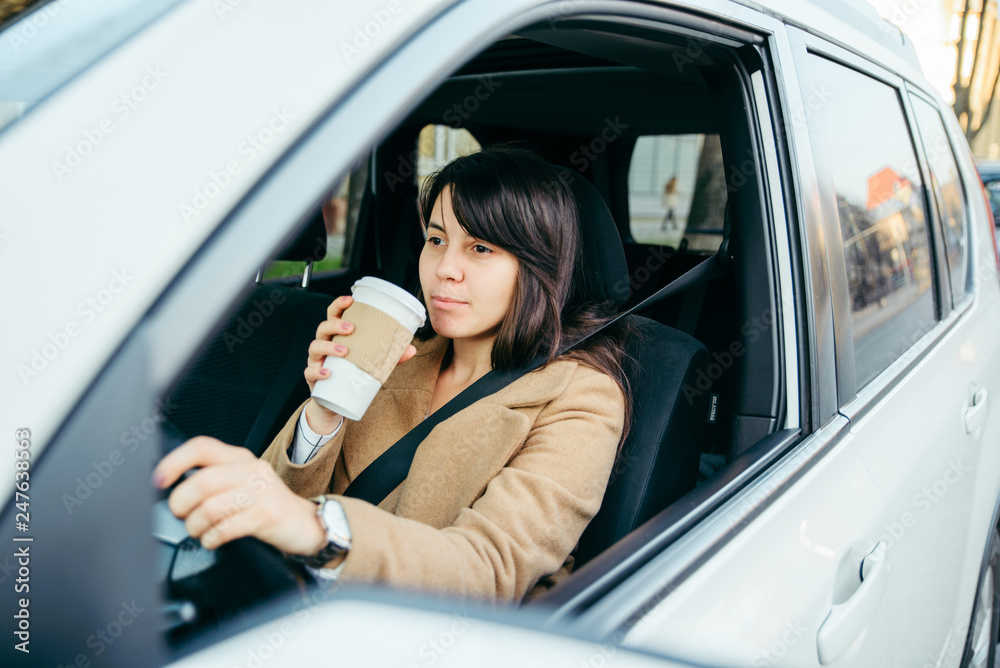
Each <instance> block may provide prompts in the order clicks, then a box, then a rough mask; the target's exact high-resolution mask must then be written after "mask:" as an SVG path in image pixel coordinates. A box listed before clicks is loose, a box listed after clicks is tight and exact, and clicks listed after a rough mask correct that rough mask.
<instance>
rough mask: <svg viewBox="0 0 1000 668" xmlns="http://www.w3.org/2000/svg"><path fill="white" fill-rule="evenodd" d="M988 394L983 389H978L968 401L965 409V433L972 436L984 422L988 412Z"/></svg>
mask: <svg viewBox="0 0 1000 668" xmlns="http://www.w3.org/2000/svg"><path fill="white" fill-rule="evenodd" d="M988 398H989V394H988V393H987V392H986V388H985V387H981V388H979V389H978V390H977V391H976V392H975V393H974V394H972V397H971V398H970V399H969V404H968V405H967V406H966V407H965V431H966V433H968V434H973V433H975V431H976V430H977V429H979V428H980V427H982V426H983V424H984V423H985V422H986V416H987V415H988V414H989V412H990V408H989V403H988V401H987V400H988Z"/></svg>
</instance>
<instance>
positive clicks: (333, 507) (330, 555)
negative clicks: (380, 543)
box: [288, 496, 351, 568]
mask: <svg viewBox="0 0 1000 668" xmlns="http://www.w3.org/2000/svg"><path fill="white" fill-rule="evenodd" d="M309 500H310V501H312V502H314V503H316V517H318V518H319V523H320V526H322V527H323V531H324V533H325V534H326V540H327V543H326V545H324V546H323V547H322V548H320V551H319V552H317V553H316V554H313V555H308V556H307V555H301V554H290V555H288V557H289V558H290V559H292V560H294V561H298V562H300V563H303V564H305V565H306V566H308V567H309V568H322V567H323V566H325V565H327V564H328V563H330V562H331V561H333V560H334V559H336V558H337V557H339V556H342V555H345V554H347V553H348V552H349V551H350V549H351V527H350V525H349V524H348V523H347V514H346V513H345V512H344V507H343V506H342V505H340V502H339V501H337V500H336V499H328V498H326V497H325V496H316V497H313V498H311V499H309Z"/></svg>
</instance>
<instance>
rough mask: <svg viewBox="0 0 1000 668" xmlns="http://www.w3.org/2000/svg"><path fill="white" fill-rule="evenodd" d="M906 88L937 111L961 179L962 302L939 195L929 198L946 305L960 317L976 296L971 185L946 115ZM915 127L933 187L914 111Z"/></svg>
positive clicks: (915, 89)
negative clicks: (957, 295)
mask: <svg viewBox="0 0 1000 668" xmlns="http://www.w3.org/2000/svg"><path fill="white" fill-rule="evenodd" d="M905 85H906V89H907V93H908V94H909V95H910V96H911V97H913V98H917V99H920V100H922V101H923V102H925V103H927V104H928V105H930V107H931V109H932V110H933V111H934V113H936V114H937V115H938V118H939V120H940V121H941V127H942V128H943V129H944V135H945V139H947V141H948V149H949V150H950V151H951V155H952V158H954V160H955V171H956V176H957V178H958V183H959V188H960V190H961V191H962V206H963V213H964V214H965V225H966V228H967V229H966V245H967V248H966V250H965V253H966V274H967V275H966V287H965V292H964V294H963V298H962V299H961V300H960V301H955V299H954V293H953V291H952V285H951V268H950V265H949V264H948V258H947V254H948V248H947V244H946V243H945V241H944V221H943V220H942V219H941V212H940V209H939V208H938V206H937V193H935V192H932V189H928V195H929V196H930V197H931V198H932V201H933V202H934V203H935V206H933V207H932V216H934V217H936V218H937V225H936V226H935V227H936V232H937V233H938V234H939V235H940V240H941V243H940V244H939V245H940V248H939V249H938V251H939V252H940V253H941V256H942V257H941V261H942V262H943V263H944V264H942V265H941V266H942V267H944V268H945V270H946V271H943V272H941V273H942V277H941V283H942V284H944V287H946V288H947V292H946V293H945V297H946V301H947V304H948V305H949V308H948V312H949V313H950V312H951V311H957V312H958V313H959V315H961V314H962V313H965V312H966V311H967V310H968V309H969V307H971V306H972V301H973V299H972V298H973V294H974V292H975V284H974V281H973V280H972V276H973V271H972V263H973V253H974V244H973V240H972V238H973V233H972V202H971V199H970V197H969V184H968V181H967V180H966V178H965V174H964V173H963V172H962V167H961V158H959V155H960V154H959V152H958V151H956V150H955V143H954V138H953V137H952V135H951V133H950V132H949V131H948V123H947V121H946V119H945V117H944V116H945V114H944V113H942V110H941V108H940V107H939V106H938V103H937V102H935V101H934V97H933V96H931V95H929V94H928V93H926V92H925V91H924V90H923V89H921V88H918V87H916V86H913V85H912V84H911V83H910V82H905ZM908 102H909V103H910V109H913V107H912V100H908ZM913 125H914V127H915V128H916V130H917V137H918V139H919V154H920V157H921V164H922V165H924V166H926V169H927V174H926V177H925V178H927V179H928V181H927V182H928V183H930V180H929V178H930V163H929V162H928V161H927V155H926V148H925V147H924V143H923V142H924V139H923V136H921V135H920V132H919V129H920V124H919V122H918V121H917V117H916V111H915V110H914V112H913ZM977 185H978V184H977ZM944 303H945V302H944V301H942V304H944Z"/></svg>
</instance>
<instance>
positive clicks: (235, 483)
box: [154, 148, 628, 602]
mask: <svg viewBox="0 0 1000 668" xmlns="http://www.w3.org/2000/svg"><path fill="white" fill-rule="evenodd" d="M420 214H421V223H422V225H423V226H424V230H425V233H426V239H427V240H426V243H425V245H424V247H423V250H422V252H421V254H420V267H419V273H420V285H421V295H420V296H421V298H422V301H423V302H424V303H425V304H426V306H427V310H428V316H429V322H428V324H427V325H426V326H425V327H424V328H423V329H422V330H421V331H418V332H417V336H416V337H415V338H414V345H411V346H410V347H409V348H408V349H407V351H406V352H405V353H404V355H403V358H402V360H401V362H400V364H399V366H397V368H396V369H395V371H394V372H393V373H392V374H391V375H390V376H389V378H388V379H387V380H386V382H385V383H384V385H383V387H382V389H381V390H380V391H379V393H378V394H377V395H376V397H375V400H374V401H373V402H372V404H371V406H370V407H369V409H368V411H367V412H366V413H365V415H364V417H363V418H362V419H361V420H359V421H357V422H352V421H345V420H344V419H343V418H342V417H341V416H339V415H336V414H334V413H333V412H332V411H329V410H327V409H325V408H323V407H322V406H320V405H318V404H317V403H315V402H313V401H312V400H309V401H307V402H306V403H305V404H303V406H302V407H300V408H299V409H298V410H297V411H296V412H295V414H293V415H292V416H291V418H289V420H288V422H287V424H286V425H285V427H284V429H283V430H282V431H281V432H280V433H279V434H278V436H277V437H275V439H274V441H273V442H272V443H271V445H270V447H269V448H268V449H267V451H266V452H265V453H264V454H263V455H262V457H261V459H260V460H256V459H254V457H253V455H252V454H251V453H249V451H247V450H246V449H244V448H239V447H233V446H229V445H225V444H223V443H221V442H219V441H216V440H215V439H211V438H208V437H198V438H194V439H191V440H190V441H188V442H187V443H185V444H184V445H182V446H180V447H179V448H178V449H176V450H175V451H173V452H171V453H170V454H168V455H167V456H166V457H165V458H164V459H163V460H162V461H161V462H160V464H159V465H158V466H157V468H156V471H155V472H154V482H155V484H157V485H158V486H159V487H161V488H163V487H167V486H169V485H171V484H173V483H174V482H175V481H176V480H177V479H178V478H179V477H180V475H181V474H182V473H183V472H184V471H186V470H188V469H190V468H192V467H194V466H201V467H203V468H202V469H201V470H199V471H197V472H196V473H194V474H193V475H192V476H190V477H189V478H188V479H187V480H185V481H184V482H183V483H181V484H180V485H178V486H177V488H176V489H175V490H174V491H173V493H172V494H171V495H170V500H169V504H170V508H171V510H172V511H173V512H174V514H175V515H177V516H178V517H180V518H182V519H184V520H185V524H186V527H187V529H188V532H189V533H190V534H191V535H192V536H194V537H196V538H200V540H201V542H202V544H203V545H205V547H208V548H215V547H217V546H218V545H220V544H222V543H225V542H227V541H230V540H233V539H235V538H238V537H241V536H247V535H252V536H256V537H257V538H259V539H261V540H263V541H265V542H268V543H270V544H272V545H274V546H275V547H277V548H278V549H280V550H282V551H283V552H285V553H286V554H288V555H290V556H292V557H295V558H298V559H300V560H303V561H305V562H306V563H307V564H309V565H310V566H311V567H315V570H314V571H313V572H314V573H316V574H317V575H319V576H321V577H339V578H340V579H342V580H344V581H351V582H364V581H369V582H385V583H389V584H393V585H396V586H400V587H412V588H420V589H431V590H435V591H445V592H449V593H453V594H457V595H464V596H470V597H477V598H485V599H490V600H496V601H503V602H518V601H520V600H521V599H522V598H523V597H524V596H525V595H526V594H528V593H529V591H532V590H533V591H532V593H533V594H537V593H538V592H540V591H543V590H544V589H545V588H547V587H549V586H551V585H552V584H553V583H555V582H556V581H558V580H559V579H560V578H561V577H563V576H565V575H566V574H567V573H568V572H569V570H570V568H571V567H572V557H571V556H570V553H571V551H572V550H573V548H574V547H575V545H576V543H577V541H578V540H579V538H580V535H581V534H582V533H583V530H584V528H585V527H586V526H587V524H588V523H589V522H590V520H591V519H592V518H593V516H594V515H595V514H596V512H597V510H598V508H599V507H600V504H601V499H602V497H603V495H604V490H605V487H606V486H607V482H608V478H609V475H610V472H611V469H612V466H613V463H614V460H615V457H616V454H617V451H618V448H619V447H620V444H621V441H622V440H623V438H624V433H623V432H624V430H625V425H626V424H627V413H628V410H627V405H628V403H627V396H628V393H627V385H626V381H625V379H624V376H623V375H622V373H621V366H620V362H621V358H622V349H621V346H620V343H619V339H620V336H621V335H622V334H621V333H620V332H619V333H617V334H606V333H604V332H602V333H601V334H598V335H595V336H593V337H591V339H589V340H588V341H587V343H586V344H585V345H584V346H583V349H582V350H576V351H574V352H572V353H569V354H567V355H563V356H561V357H558V358H556V353H557V352H558V349H559V347H560V346H561V345H564V344H565V342H567V341H573V340H576V339H577V338H579V337H580V336H582V335H583V334H585V333H586V332H588V331H591V330H593V329H594V328H595V327H596V326H598V325H600V324H602V323H603V322H604V321H605V320H606V316H603V315H601V311H600V308H599V306H598V305H596V304H591V303H587V302H586V301H585V300H584V297H583V296H582V295H579V294H577V293H576V292H574V290H573V286H574V285H583V284H584V281H583V280H582V271H583V270H582V263H581V262H580V257H581V256H580V253H581V249H580V248H579V229H578V222H577V211H576V205H575V202H574V199H573V195H572V192H571V191H570V190H569V188H568V187H567V186H566V185H565V183H563V182H562V181H560V180H559V178H558V177H557V175H556V174H555V172H554V171H553V170H552V169H551V168H550V167H549V166H548V165H547V164H546V163H545V162H544V161H543V160H542V159H541V158H539V157H537V156H535V155H534V154H532V153H529V152H527V151H522V150H518V149H511V148H494V149H487V150H483V151H480V152H478V153H474V154H472V155H469V156H465V157H462V158H459V159H457V160H455V161H453V162H451V163H449V164H448V165H446V166H445V167H443V168H442V169H441V170H440V171H439V172H437V173H436V174H434V175H432V176H431V177H430V178H429V179H428V181H427V182H426V183H425V186H424V188H423V190H422V192H421V197H420ZM350 303H351V298H350V297H339V298H337V299H336V300H335V301H334V302H333V303H332V304H331V305H330V308H329V310H328V319H327V320H326V321H324V322H323V323H322V324H321V325H320V326H319V328H318V330H317V332H316V340H315V341H313V343H312V344H311V345H310V347H309V358H308V364H307V367H306V370H305V378H306V381H307V383H308V384H309V386H310V389H311V388H312V385H313V384H314V383H315V382H316V381H317V380H319V379H321V378H323V377H324V376H325V375H327V373H328V372H327V371H326V370H325V369H323V368H322V363H323V360H324V359H325V357H326V356H329V355H336V356H344V355H345V354H346V353H347V349H346V347H345V346H343V345H334V344H333V342H332V341H331V339H332V338H333V336H334V335H335V334H341V335H344V334H349V333H350V332H351V324H350V323H349V322H345V321H344V320H342V319H341V316H342V315H343V312H344V310H345V309H346V308H347V307H348V306H349V305H350ZM540 354H544V355H547V356H548V360H549V361H548V363H547V364H546V365H545V366H544V367H543V368H541V369H538V370H536V371H534V372H532V373H529V374H525V375H524V376H522V377H520V378H519V379H518V380H516V381H514V382H513V383H511V384H510V385H508V386H507V387H505V388H504V389H503V390H501V391H499V392H497V393H496V394H494V395H492V396H489V397H486V398H484V399H482V400H480V401H477V402H476V403H474V404H472V405H471V406H469V407H468V408H466V409H465V410H463V411H460V412H459V413H457V414H456V415H454V416H452V417H451V418H449V419H447V420H444V421H442V422H441V423H440V424H438V425H437V426H436V427H435V428H434V430H433V431H432V432H431V434H430V435H429V436H428V437H427V438H426V439H425V440H424V441H423V442H422V443H421V445H420V448H419V449H418V451H417V453H416V455H415V457H414V459H413V463H412V465H411V467H410V469H409V474H408V476H407V478H406V480H405V481H404V482H403V483H402V484H400V485H399V487H398V488H397V489H395V490H394V491H393V492H392V493H391V494H389V496H388V497H387V498H386V499H385V500H383V501H382V502H381V503H379V505H378V506H374V505H372V504H370V503H367V502H365V501H361V500H359V499H354V498H347V497H343V496H339V494H341V493H342V492H343V491H344V490H345V489H346V488H347V485H348V484H349V483H350V482H351V480H353V479H354V478H355V477H357V475H358V474H359V473H360V472H361V471H362V470H363V469H364V468H365V467H366V466H368V465H369V464H370V463H371V462H372V461H374V460H375V459H376V458H377V457H378V456H379V455H380V454H381V453H382V452H384V451H385V450H386V449H387V448H389V447H390V446H391V445H392V444H393V443H395V442H396V441H397V440H398V439H399V438H400V437H402V436H403V435H404V434H405V433H406V432H408V431H409V430H410V429H411V428H413V427H414V426H415V425H417V424H419V422H420V421H421V420H422V419H424V418H426V417H427V416H428V415H429V414H431V413H433V412H434V411H436V410H437V409H438V408H440V407H441V406H443V405H444V404H445V403H447V402H448V401H449V400H450V399H451V398H452V397H454V396H455V395H457V394H458V393H459V392H461V391H462V390H463V389H465V388H466V387H468V386H469V385H471V384H472V383H473V382H475V381H476V380H478V379H479V378H481V377H482V376H483V375H485V374H486V373H487V372H489V371H490V370H491V369H506V368H516V367H519V366H521V365H524V364H526V363H527V362H529V361H530V360H532V359H533V358H535V357H536V356H537V355H540ZM310 498H312V499H313V500H309V499H310ZM320 566H322V568H319V567H320Z"/></svg>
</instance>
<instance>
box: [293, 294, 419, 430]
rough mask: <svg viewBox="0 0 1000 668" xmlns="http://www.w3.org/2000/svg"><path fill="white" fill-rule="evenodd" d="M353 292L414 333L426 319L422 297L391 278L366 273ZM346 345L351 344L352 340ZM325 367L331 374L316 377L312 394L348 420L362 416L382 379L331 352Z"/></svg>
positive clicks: (393, 361)
mask: <svg viewBox="0 0 1000 668" xmlns="http://www.w3.org/2000/svg"><path fill="white" fill-rule="evenodd" d="M351 295H352V296H353V297H354V302H355V303H360V304H367V305H368V306H371V307H372V308H376V309H378V310H379V311H382V312H383V313H385V314H386V315H388V316H390V317H391V318H393V319H394V320H395V321H396V322H398V323H399V324H400V325H402V326H403V327H404V328H405V329H406V330H408V331H409V332H410V336H411V337H412V336H413V334H414V333H415V332H416V331H417V329H419V328H420V327H421V326H423V324H424V322H425V321H426V317H427V311H426V310H425V309H424V305H423V304H421V303H420V300H419V299H417V298H416V297H414V296H413V295H411V294H410V293H409V292H407V291H406V290H404V289H402V288H400V287H399V286H397V285H393V284H392V283H390V282H389V281H383V280H382V279H380V278H375V277H374V276H365V277H364V278H361V279H358V281H357V282H355V283H354V285H353V286H351ZM352 336H356V334H352ZM347 345H348V348H350V343H349V342H348V343H347ZM405 350H406V348H405V347H403V349H402V350H399V355H398V356H397V357H396V359H394V360H392V363H393V364H395V363H398V362H399V359H400V358H401V357H402V356H403V352H404V351H405ZM323 368H325V369H328V370H329V371H330V375H329V376H327V377H326V378H324V379H322V380H318V381H316V383H315V384H314V385H313V391H312V398H313V399H314V400H316V402H317V403H318V404H320V405H321V406H323V407H325V408H328V409H329V410H331V411H334V412H336V413H340V414H341V415H343V416H344V417H346V418H347V419H349V420H360V419H361V416H363V415H364V414H365V411H366V410H368V406H370V405H371V403H372V399H374V398H375V395H376V394H377V393H378V391H379V389H380V388H381V387H382V383H380V382H379V381H378V379H377V378H375V377H374V376H372V375H371V374H369V373H367V372H365V371H363V370H362V369H360V368H359V367H358V366H357V365H356V364H354V363H353V362H350V361H348V360H346V359H344V358H343V357H336V356H333V355H331V356H328V357H327V358H326V360H325V361H324V362H323Z"/></svg>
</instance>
